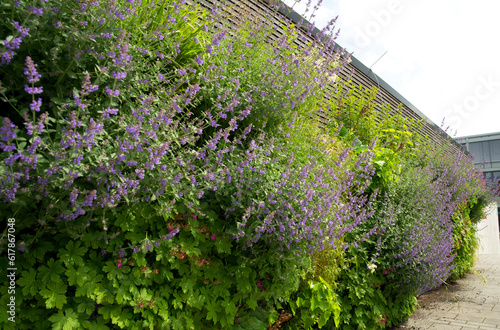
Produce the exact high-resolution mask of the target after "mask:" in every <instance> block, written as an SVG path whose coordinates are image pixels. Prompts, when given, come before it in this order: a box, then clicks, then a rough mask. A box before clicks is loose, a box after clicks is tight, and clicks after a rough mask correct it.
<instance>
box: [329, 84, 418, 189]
mask: <svg viewBox="0 0 500 330" xmlns="http://www.w3.org/2000/svg"><path fill="white" fill-rule="evenodd" d="M376 99H377V89H376V88H373V89H371V90H367V89H365V88H364V87H362V86H354V85H353V84H352V82H350V81H347V82H342V83H338V84H337V86H336V90H335V93H333V95H331V100H330V101H328V102H327V104H328V111H327V112H326V116H327V117H328V118H327V128H328V129H329V130H330V132H332V133H333V132H335V131H338V132H339V133H338V135H339V137H340V138H341V139H342V140H344V141H347V142H353V141H354V143H355V145H354V152H356V153H363V152H366V151H368V150H369V149H371V151H372V152H373V157H372V159H371V164H372V165H373V167H374V169H375V173H374V176H373V178H372V181H371V183H370V187H369V188H370V190H371V191H375V190H380V191H385V190H386V189H387V186H388V185H389V184H390V183H391V182H396V183H397V181H398V177H399V175H400V174H401V162H404V161H405V159H407V158H413V157H416V154H417V151H418V148H419V147H420V138H419V137H418V136H417V135H415V134H413V133H412V132H411V129H415V128H416V127H418V126H419V125H422V122H421V121H417V120H412V119H408V118H406V117H403V116H402V114H401V111H400V109H399V108H398V109H396V110H392V109H391V108H390V106H389V105H388V104H384V105H382V106H381V105H379V104H378V103H377V102H376Z"/></svg>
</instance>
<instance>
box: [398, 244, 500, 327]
mask: <svg viewBox="0 0 500 330" xmlns="http://www.w3.org/2000/svg"><path fill="white" fill-rule="evenodd" d="M418 301H419V305H420V306H417V308H416V310H415V312H414V313H413V315H412V316H411V317H410V318H409V319H408V320H407V321H406V322H403V323H402V324H401V325H399V326H398V327H394V328H393V330H402V329H414V330H417V329H441V330H447V329H454V330H466V329H489V330H492V329H500V254H480V255H479V256H478V259H477V261H476V266H475V267H474V269H473V271H472V272H471V273H469V274H467V275H466V276H465V277H464V278H463V279H461V280H458V281H457V282H455V283H452V284H450V285H448V286H447V287H446V286H442V287H440V288H437V289H435V290H432V291H430V292H428V293H426V294H424V295H422V296H421V297H419V298H418Z"/></svg>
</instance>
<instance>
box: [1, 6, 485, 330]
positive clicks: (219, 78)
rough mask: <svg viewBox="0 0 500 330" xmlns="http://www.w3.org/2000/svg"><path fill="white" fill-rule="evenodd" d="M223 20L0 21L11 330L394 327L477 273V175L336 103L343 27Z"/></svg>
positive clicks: (127, 10)
mask: <svg viewBox="0 0 500 330" xmlns="http://www.w3.org/2000/svg"><path fill="white" fill-rule="evenodd" d="M274 14H275V13H274V12H273V11H270V12H269V13H268V15H274ZM227 16H228V14H227V12H226V11H225V7H224V4H222V3H220V4H219V6H215V7H214V8H213V9H212V10H207V9H204V8H203V7H201V6H200V5H198V4H196V3H194V4H191V3H187V2H185V1H179V2H176V1H169V0H166V1H160V0H156V1H155V0H144V1H133V0H128V1H118V2H117V1H101V2H98V1H78V2H68V1H50V0H49V1H35V2H32V1H7V2H4V3H2V4H1V5H0V17H1V20H0V26H1V28H0V39H1V45H0V49H1V53H0V54H1V60H0V72H1V75H0V77H1V78H0V79H1V81H0V83H1V85H0V93H1V99H2V108H3V109H5V111H3V112H2V124H1V128H0V149H1V154H0V158H1V160H2V162H1V164H0V173H1V175H0V182H1V184H0V198H1V199H2V203H1V204H0V213H1V214H2V223H3V224H5V226H4V227H2V228H4V229H3V235H2V244H1V247H0V249H1V250H0V251H1V252H2V255H3V257H2V259H1V260H0V263H1V265H2V268H1V269H2V272H1V274H0V276H3V277H4V278H5V277H7V273H6V272H7V269H8V268H15V269H14V270H9V272H12V271H13V272H14V273H15V276H16V285H15V286H14V291H12V290H11V288H10V287H9V286H2V287H1V289H0V290H1V291H0V292H1V303H2V304H4V305H7V303H11V302H12V301H15V308H14V310H13V311H14V313H10V314H9V313H3V314H1V315H0V323H2V326H3V327H4V328H16V329H47V328H55V329H73V328H85V329H87V328H88V329H107V328H127V329H129V328H130V329H135V328H137V329H143V328H150V329H153V328H165V329H202V328H205V329H217V328H221V329H228V328H229V329H250V328H251V329H266V328H268V327H269V328H278V327H288V328H297V329H302V328H309V327H312V326H314V325H316V326H318V327H327V328H336V327H338V328H346V329H348V328H356V329H357V328H374V327H386V326H390V325H394V324H396V323H397V322H399V321H400V320H402V319H403V318H404V317H406V316H407V315H409V314H410V313H411V311H412V309H413V308H414V305H415V295H417V294H419V293H422V292H425V291H427V290H429V289H431V288H433V287H435V286H437V285H439V284H441V283H443V282H444V281H445V280H446V279H447V278H448V277H449V276H455V277H457V276H460V275H462V274H464V273H465V272H466V271H467V270H468V268H469V267H470V266H471V265H472V258H473V252H474V235H473V233H474V223H475V222H477V221H478V220H479V218H480V217H478V216H477V214H480V213H481V208H478V207H477V205H479V204H481V205H484V202H485V201H486V202H487V200H488V198H489V197H488V195H487V189H486V188H485V187H484V185H481V184H480V179H479V176H478V174H477V172H475V171H474V169H473V167H472V165H471V164H470V161H469V159H468V158H466V157H461V156H460V155H455V156H446V157H445V156H444V155H437V154H430V153H425V152H424V149H425V147H424V146H425V144H424V142H423V141H421V140H420V139H419V138H418V137H416V136H414V135H413V134H412V133H411V131H410V129H409V127H412V126H413V125H418V124H419V123H418V122H409V121H408V120H405V119H404V118H402V117H400V116H398V115H395V114H393V113H392V112H391V110H390V109H389V108H387V107H385V108H383V110H382V111H379V112H378V113H379V114H380V116H381V117H380V118H377V120H375V117H374V116H375V113H376V112H374V107H375V105H374V103H373V95H374V93H376V91H364V90H362V89H361V88H358V87H356V86H351V85H350V84H349V83H348V82H345V83H344V85H343V84H341V83H338V82H337V83H335V79H336V74H337V73H338V71H339V70H341V69H342V67H343V65H344V64H345V61H346V56H345V54H340V53H336V52H333V51H332V49H333V48H332V45H333V39H334V36H335V32H334V31H333V22H332V24H330V25H328V26H327V27H326V28H325V29H324V30H323V31H322V33H321V36H320V37H318V38H317V40H316V41H309V42H308V43H305V46H301V47H299V46H298V45H299V44H303V45H304V40H303V38H304V37H303V34H301V33H299V27H297V26H293V25H289V26H285V25H283V26H281V27H280V28H282V29H283V34H282V35H281V36H280V37H278V38H276V37H275V36H274V35H273V31H274V27H273V26H270V25H266V24H268V23H266V22H270V20H262V21H259V20H257V21H252V22H250V21H248V22H246V21H245V20H243V23H241V24H240V25H229V23H227V20H226V19H227ZM301 28H303V29H311V28H312V27H310V26H304V27H301ZM327 86H334V88H333V89H332V88H326V87H327ZM327 90H330V91H331V92H330V93H331V94H330V95H325V91H327ZM327 94H328V93H327ZM325 97H326V98H325ZM328 100H330V101H328ZM332 100H335V101H332ZM320 110H321V111H323V112H324V113H328V114H330V115H331V116H330V118H328V121H327V122H326V123H324V122H323V123H321V122H319V121H318V120H317V117H316V116H315V113H317V111H320ZM478 201H479V203H478ZM403 237H406V238H407V239H405V240H403ZM438 243H439V244H438ZM394 251H396V252H394ZM12 297H14V299H13V298H12ZM11 304H12V303H11ZM13 321H15V322H13Z"/></svg>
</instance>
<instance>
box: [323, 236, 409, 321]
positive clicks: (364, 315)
mask: <svg viewBox="0 0 500 330" xmlns="http://www.w3.org/2000/svg"><path fill="white" fill-rule="evenodd" d="M374 243H375V242H374V241H372V240H371V239H366V240H364V241H363V242H361V243H360V244H359V245H358V244H357V246H350V247H349V249H348V250H347V251H346V262H345V263H344V265H343V267H342V269H341V272H340V276H339V279H338V288H337V290H336V294H337V296H338V299H339V302H340V306H341V313H340V326H339V327H338V328H339V329H374V328H382V329H385V328H386V327H391V326H394V325H397V324H399V323H400V322H401V321H402V320H404V319H405V318H406V317H408V316H409V315H410V314H411V313H412V312H413V310H414V308H415V305H416V298H415V297H414V295H413V293H411V292H402V291H401V290H400V289H399V288H398V286H397V284H396V283H397V282H396V281H395V277H394V274H393V271H394V270H393V269H382V268H386V267H387V266H388V265H387V264H385V263H384V261H383V258H379V257H378V255H377V254H376V253H375V252H377V251H376V250H375V249H374ZM330 328H332V329H334V327H333V325H331V327H330Z"/></svg>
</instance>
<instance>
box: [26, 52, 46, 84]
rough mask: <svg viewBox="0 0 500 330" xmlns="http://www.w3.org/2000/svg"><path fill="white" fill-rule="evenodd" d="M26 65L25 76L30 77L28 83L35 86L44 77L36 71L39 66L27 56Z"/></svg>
mask: <svg viewBox="0 0 500 330" xmlns="http://www.w3.org/2000/svg"><path fill="white" fill-rule="evenodd" d="M25 63H26V68H25V69H24V75H25V76H26V77H28V82H30V83H32V84H34V83H36V82H38V81H40V78H41V77H42V75H41V74H39V73H38V72H37V71H36V67H37V66H38V64H35V63H34V62H33V60H32V59H31V57H29V56H26V62H25Z"/></svg>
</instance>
